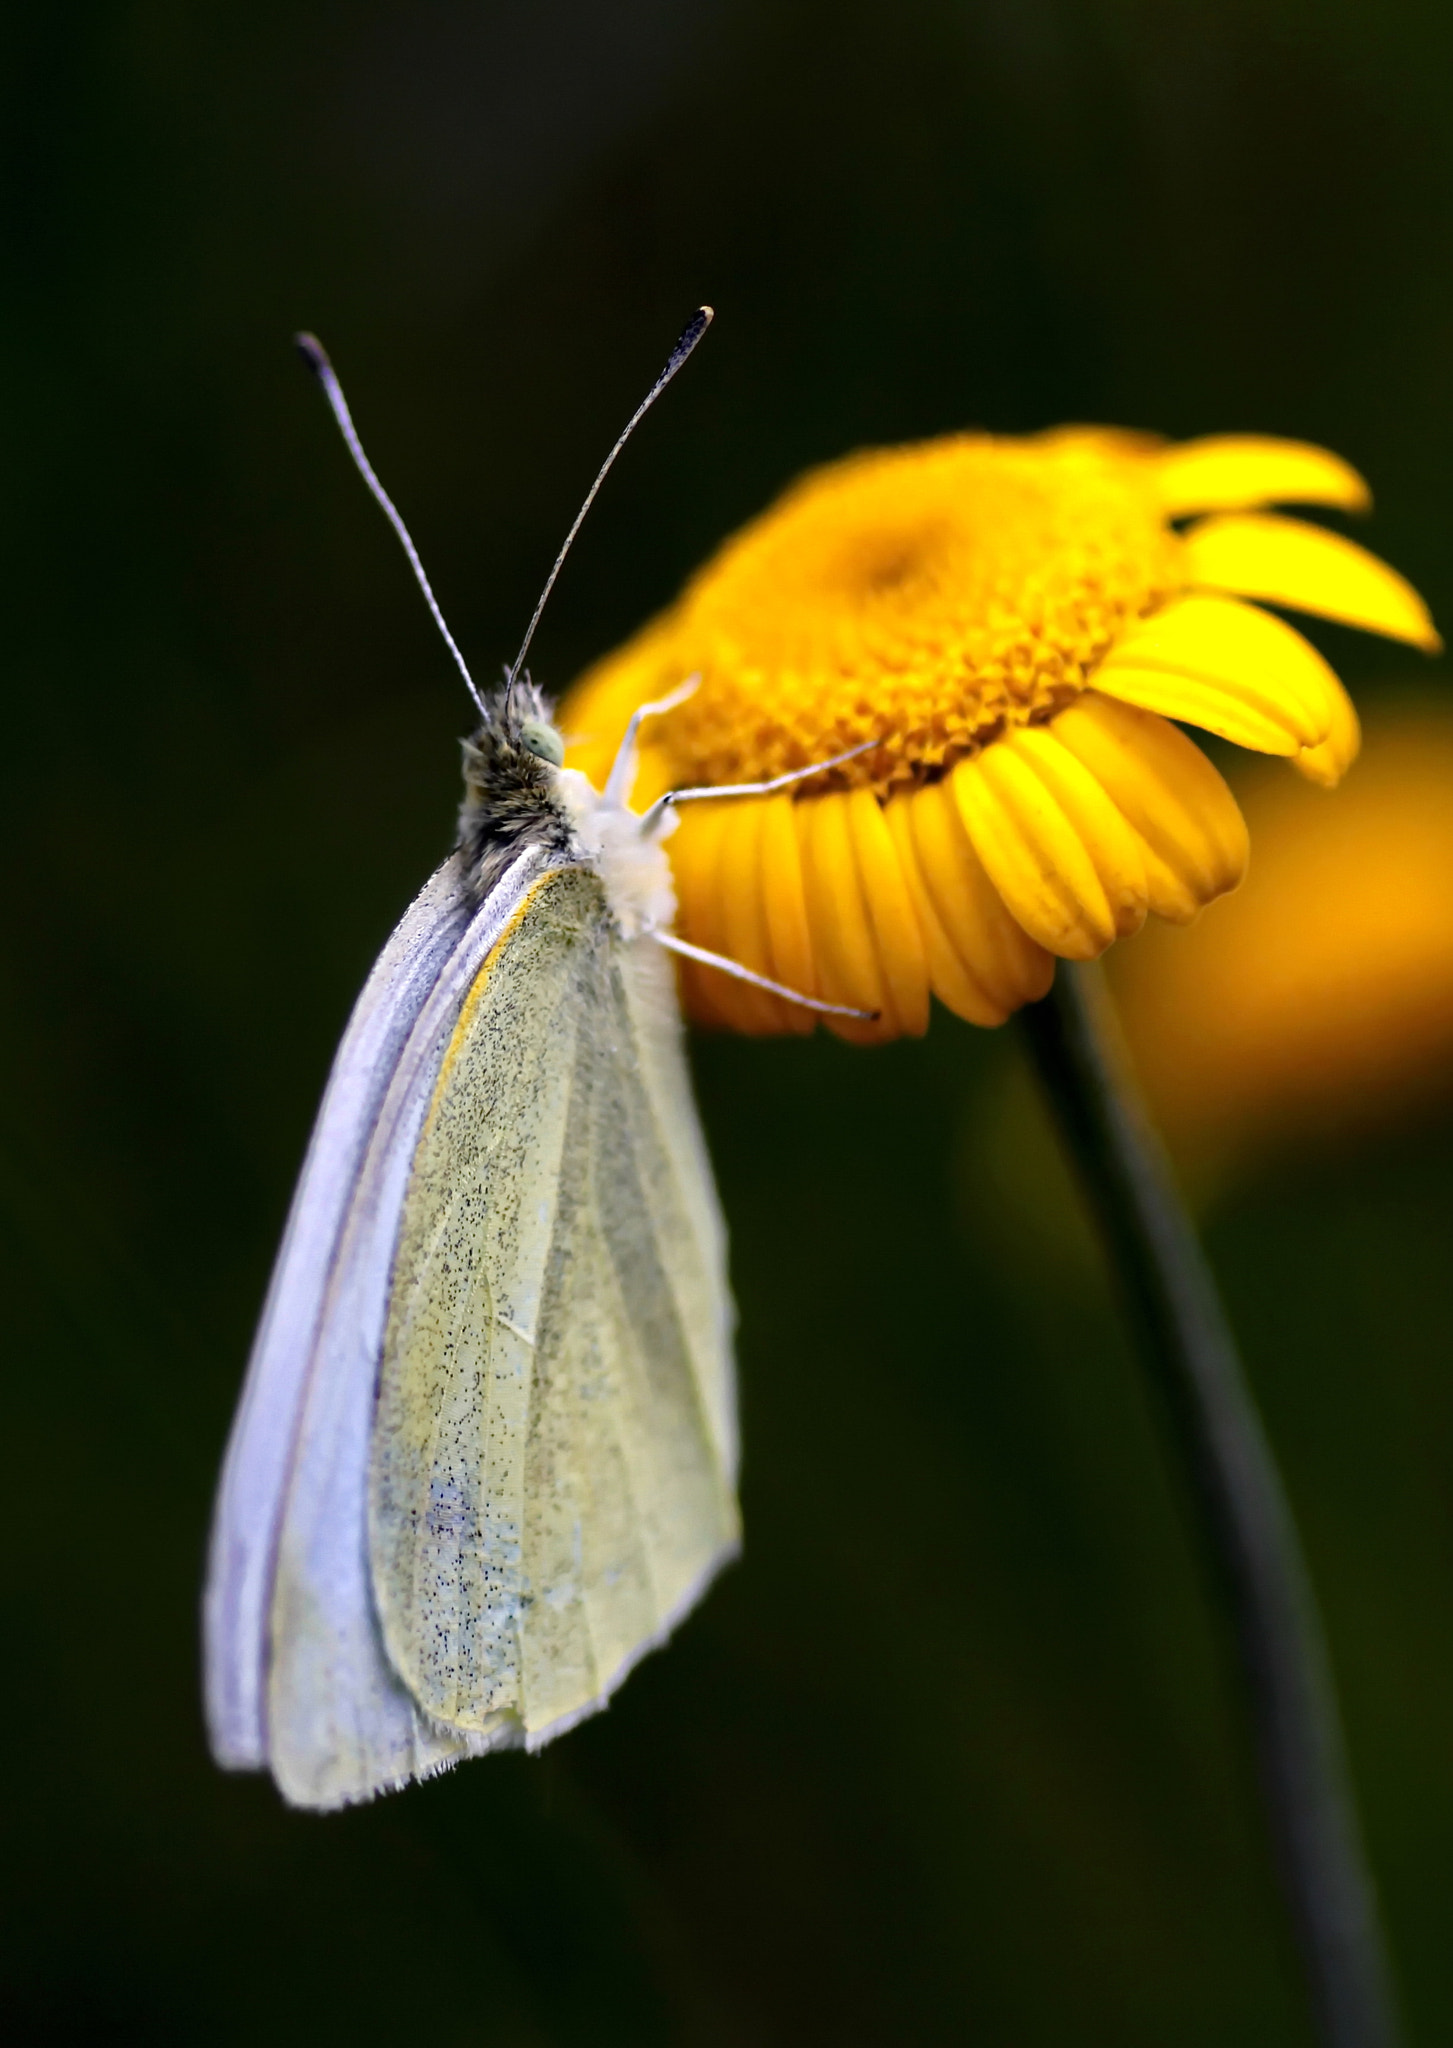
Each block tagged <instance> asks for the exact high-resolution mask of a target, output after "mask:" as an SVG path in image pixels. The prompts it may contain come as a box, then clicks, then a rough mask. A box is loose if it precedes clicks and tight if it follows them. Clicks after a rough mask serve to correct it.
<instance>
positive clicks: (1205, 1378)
mask: <svg viewBox="0 0 1453 2048" xmlns="http://www.w3.org/2000/svg"><path fill="white" fill-rule="evenodd" d="M1095 976H1096V971H1095V970H1087V969H1084V968H1074V967H1069V966H1066V965H1063V964H1062V965H1061V966H1060V967H1059V969H1058V970H1057V972H1056V975H1055V982H1054V987H1053V988H1052V989H1051V991H1050V993H1049V994H1048V995H1047V996H1046V997H1044V999H1043V1000H1042V1001H1041V1002H1037V1003H1031V1004H1029V1005H1028V1007H1027V1008H1025V1009H1024V1010H1022V1011H1021V1012H1020V1018H1021V1021H1022V1027H1023V1033H1024V1038H1025V1042H1026V1043H1027V1045H1028V1047H1029V1049H1030V1053H1031V1055H1032V1057H1033V1061H1034V1065H1035V1068H1036V1070H1037V1072H1038V1075H1039V1078H1040V1081H1041V1084H1042V1086H1043V1088H1044V1091H1045V1094H1046V1096H1047V1097H1048V1100H1049V1103H1050V1106H1051V1109H1052V1112H1053V1115H1054V1119H1055V1123H1056V1126H1057V1128H1058V1132H1059V1136H1060V1139H1061V1141H1062V1143H1063V1144H1064V1146H1065V1148H1066V1150H1067V1152H1068V1154H1069V1156H1070V1159H1071V1160H1072V1162H1073V1165H1074V1169H1075V1171H1076V1173H1077V1175H1078V1177H1079V1180H1080V1183H1081V1186H1082V1188H1083V1190H1084V1192H1085V1194H1086V1196H1087V1197H1088V1200H1089V1205H1090V1208H1091V1210H1092V1212H1093V1215H1094V1220H1095V1223H1096V1226H1097V1228H1098V1230H1099V1233H1100V1236H1101V1238H1102V1239H1103V1241H1104V1245H1105V1250H1106V1253H1107V1255H1108V1257H1109V1260H1110V1264H1111V1267H1112V1269H1113V1271H1114V1274H1115V1278H1116V1280H1117V1283H1118V1286H1119V1290H1120V1293H1121V1295H1122V1297H1123V1302H1124V1306H1125V1310H1126V1313H1127V1317H1128V1320H1129V1322H1130V1324H1131V1325H1132V1329H1133V1333H1134V1336H1135V1339H1136V1341H1137V1344H1138V1348H1139V1350H1140V1352H1141V1353H1142V1355H1143V1358H1144V1360H1145V1363H1146V1364H1147V1365H1148V1366H1149V1368H1150V1370H1151V1373H1152V1375H1153V1377H1154V1379H1155V1382H1156V1384H1157V1386H1158V1388H1159V1390H1160V1394H1161V1397H1162V1402H1163V1406H1164V1409H1165V1411H1166V1413H1167V1414H1168V1417H1169V1420H1170V1424H1171V1427H1172V1431H1173V1434H1174V1436H1175V1438H1176V1442H1177V1445H1178V1448H1179V1451H1180V1455H1181V1458H1182V1459H1183V1461H1184V1465H1185V1468H1186V1473H1187V1476H1188V1478H1189V1481H1190V1486H1191V1492H1192V1494H1193V1497H1194V1500H1195V1503H1196V1507H1197V1509H1198V1511H1199V1522H1200V1526H1201V1530H1202V1534H1203V1541H1204V1544H1205V1547H1206V1550H1207V1552H1208V1553H1209V1557H1210V1561H1211V1564H1212V1566H1213V1569H1214V1572H1215V1576H1216V1579H1217V1581H1218V1584H1219V1587H1220V1591H1221V1593H1222V1595H1223V1597H1224V1599H1225V1601H1226V1604H1227V1607H1228V1609H1229V1612H1230V1619H1231V1623H1232V1627H1233V1630H1234V1634H1235V1642H1236V1649H1237V1652H1238V1656H1239V1662H1240V1668H1241V1673H1242V1677H1243V1679H1244V1682H1245V1686H1246V1692H1247V1699H1248V1707H1249V1712H1250V1718H1251V1726H1252V1735H1253V1740H1254V1746H1255V1750H1256V1760H1257V1766H1258V1772H1259V1776H1260V1780H1261V1787H1262V1794H1263V1798H1264V1800H1265V1803H1266V1809H1267V1818H1268V1825H1269V1828H1270V1832H1271V1837H1272V1843H1273V1847H1274V1849H1275V1853H1276V1859H1277V1863H1278V1865H1279V1868H1280V1874H1281V1881H1282V1888H1283V1890H1284V1892H1285V1895H1286V1899H1287V1902H1288V1905H1289V1906H1290V1909H1291V1914H1292V1918H1293V1921H1294V1923H1295V1927H1296V1933H1297V1937H1298V1940H1299V1943H1300V1947H1301V1952H1302V1960H1303V1964H1304V1967H1305V1970H1306V1974H1307V1979H1308V1983H1309V1987H1310V1991H1311V1997H1312V2003H1313V2006H1314V2009H1315V2013H1316V2018H1317V2024H1318V2030H1319V2033H1318V2038H1319V2040H1320V2041H1321V2042H1322V2043H1324V2044H1325V2048H1394V2044H1395V2043H1396V2041H1397V2039H1398V2028H1397V2022H1396V2018H1395V2015H1394V2007H1393V1999H1392V1991H1391V1986H1390V1982H1389V1977H1388V1970H1387V1963H1386V1958H1385V1954H1384V1950H1383V1945H1382V1935H1381V1930H1380V1927H1379V1924H1378V1916H1377V1906H1376V1901H1375V1898H1374V1895H1373V1887H1372V1880H1371V1877H1370V1874H1369V1872H1368V1869H1367V1864H1366V1861H1365V1858H1364V1854H1363V1849H1362V1843H1361V1839H1360V1835H1359V1830H1358V1825H1357V1816H1356V1813H1355V1810H1354V1807H1353V1803H1352V1796H1351V1791H1350V1787H1349V1780H1348V1775H1347V1766H1346V1759H1345V1755H1344V1751H1343V1744H1342V1731H1341V1726H1340V1723H1339V1719H1338V1712H1337V1703H1336V1698H1335V1695H1334V1692H1333V1688H1332V1678H1331V1671H1330V1667H1329V1664H1328V1660H1327V1652H1326V1646H1325V1643H1324V1641H1323V1635H1322V1626H1321V1620H1320V1617H1319V1616H1318V1613H1317V1607H1316V1601H1315V1599H1314V1597H1313V1594H1312V1588H1311V1582H1310V1579H1309V1577H1308V1574H1307V1568H1306V1564H1305V1562H1304V1559H1303V1557H1302V1550H1301V1545H1300V1542H1299V1540H1298V1537H1297V1532H1296V1527H1295V1525H1294V1523H1293V1521H1292V1516H1291V1511H1290V1508H1289V1506H1288V1504H1287V1500H1286V1495H1285V1493H1284V1491H1283V1488H1282V1483H1281V1479H1280V1475H1279V1474H1278V1472H1277V1468H1276V1464H1275V1462H1274V1460H1273V1458H1272V1454H1271V1450H1270V1447H1269V1445H1268V1443H1267V1440H1266V1436H1265V1433H1264V1431H1263V1429H1262V1425H1261V1419H1260V1417H1259V1416H1258V1414H1257V1412H1256V1408H1255V1405H1254V1404H1253V1401H1252V1398H1251V1394H1250V1390H1249V1388H1248V1387H1247V1384H1246V1380H1245V1377H1244V1375H1243V1372H1242V1368H1241V1362H1240V1359H1239V1358H1238V1356H1237V1353H1236V1345H1235V1342H1234V1340H1233V1338H1232V1335H1231V1331H1230V1328H1229V1326H1228V1324H1227V1321H1226V1315H1225V1311H1224V1310H1223V1308H1222V1306H1221V1302H1220V1299H1219V1297H1218V1295H1217V1292H1216V1286H1215V1282H1214V1281H1213V1279H1212V1277H1211V1273H1210V1270H1209V1268H1208V1266H1207V1264H1206V1260H1205V1256H1204V1254H1203V1252H1202V1250H1201V1247H1200V1244H1199V1242H1198V1240H1197V1238H1196V1234H1195V1231H1194V1229H1193V1228H1192V1225H1191V1222H1190V1218H1189V1217H1188V1216H1187V1214H1186V1211H1185V1209H1184V1207H1183V1206H1182V1204H1181V1201H1180V1198H1179V1196H1178V1195H1177V1193H1176V1190H1175V1187H1174V1185H1173V1182H1172V1179H1171V1175H1170V1171H1169V1167H1168V1165H1167V1162H1166V1160H1165V1157H1164V1154H1163V1152H1162V1150H1161V1146H1160V1143H1159V1140H1158V1138H1157V1137H1156V1135H1155V1133H1154V1131H1153V1130H1152V1129H1151V1127H1150V1125H1149V1123H1148V1121H1147V1119H1146V1117H1145V1115H1144V1113H1143V1111H1142V1109H1141V1107H1140V1104H1139V1101H1138V1098H1137V1096H1136V1094H1135V1092H1134V1090H1133V1087H1132V1086H1131V1084H1130V1083H1129V1081H1128V1079H1127V1075H1126V1073H1125V1072H1124V1071H1122V1063H1121V1062H1120V1060H1119V1059H1118V1057H1117V1054H1118V1046H1117V1044H1116V1033H1115V1028H1114V1018H1113V1013H1112V1012H1111V1011H1110V1007H1109V999H1108V996H1107V995H1106V994H1105V992H1104V991H1103V988H1102V986H1101V984H1100V982H1099V980H1098V978H1094V977H1095Z"/></svg>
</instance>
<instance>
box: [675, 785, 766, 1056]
mask: <svg viewBox="0 0 1453 2048" xmlns="http://www.w3.org/2000/svg"><path fill="white" fill-rule="evenodd" d="M725 826H726V817H725V812H724V806H722V805H721V804H688V805H684V806H683V808H682V813H681V823H680V824H679V826H678V827H677V829H676V830H675V832H673V833H672V835H671V838H670V840H669V842H668V849H669V852H670V855H671V867H672V872H673V874H674V875H675V878H676V901H677V905H678V907H679V909H680V919H679V923H680V929H681V936H682V937H683V938H684V939H689V940H690V941H691V943H692V945H693V946H705V947H706V949H707V951H708V952H711V953H724V952H725V951H726V928H725V923H724V920H723V917H722V896H721V888H720V884H719V881H718V870H719V865H720V864H719V860H718V855H719V851H720V846H721V835H722V832H723V830H724V829H725ZM677 974H678V978H679V980H680V984H681V1002H682V1007H683V1008H684V1009H685V1011H686V1013H687V1015H688V1016H690V1017H692V1018H693V1019H694V1020H695V1021H696V1022H697V1023H698V1024H704V1025H707V1026H708V1027H711V1028H713V1029H716V1030H728V1031H737V1030H741V1029H743V1028H744V1020H746V1019H747V1018H749V1017H750V1016H751V1014H752V1013H751V1011H750V1010H749V1009H748V1008H747V1007H746V1006H745V1005H743V1004H742V1003H741V1002H739V1001H738V999H737V997H738V990H739V988H740V987H741V984H740V983H738V982H734V981H733V980H732V979H731V977H730V975H726V974H722V973H721V972H720V971H719V970H718V969H717V968H714V967H703V966H701V965H700V964H699V963H698V962H697V961H695V960H681V961H679V962H678V965H677Z"/></svg>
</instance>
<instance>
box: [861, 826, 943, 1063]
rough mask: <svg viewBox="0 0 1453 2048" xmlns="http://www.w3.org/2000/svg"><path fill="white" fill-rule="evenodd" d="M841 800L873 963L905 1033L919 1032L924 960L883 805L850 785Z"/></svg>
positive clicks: (924, 1021) (924, 1003)
mask: <svg viewBox="0 0 1453 2048" xmlns="http://www.w3.org/2000/svg"><path fill="white" fill-rule="evenodd" d="M846 801H847V806H848V821H849V825H850V827H851V831H852V840H853V851H854V853H855V854H856V855H857V860H858V880H859V881H860V882H861V883H862V885H863V896H864V899H865V901H866V902H867V906H868V916H869V918H870V920H871V923H872V927H873V936H874V938H875V939H876V941H877V946H878V964H879V966H880V967H881V969H882V971H883V977H884V979H885V981H886V982H887V984H888V989H889V992H890V994H891V996H892V999H893V1008H894V1010H895V1011H896V1013H897V1016H898V1022H899V1024H900V1026H901V1027H902V1029H903V1031H904V1033H905V1034H906V1035H907V1036H908V1037H910V1038H922V1036H923V1034H924V1032H925V1031H927V1029H928V966H927V963H926V962H925V960H924V956H923V939H922V935H921V934H920V931H919V927H918V916H917V913H916V911H915V910H914V907H913V899H912V897H911V896H910V895H909V893H908V886H907V884H906V882H905V881H904V879H903V870H902V867H901V866H900V865H899V861H898V850H897V848H896V846H895V845H894V843H893V835H892V834H891V833H890V831H889V830H888V825H887V822H886V820H885V819H884V816H883V807H882V805H881V804H880V803H879V802H878V799H877V797H876V796H875V795H874V794H873V792H872V790H871V789H855V790H852V791H851V792H850V793H849V794H848V796H847V799H846Z"/></svg>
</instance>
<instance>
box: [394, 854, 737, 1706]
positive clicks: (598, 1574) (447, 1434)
mask: <svg viewBox="0 0 1453 2048" xmlns="http://www.w3.org/2000/svg"><path fill="white" fill-rule="evenodd" d="M683 1112H684V1114H685V1116H686V1117H687V1119H688V1124H687V1129H686V1133H685V1135H684V1136H683V1134H682V1133H681V1131H680V1130H679V1129H678V1128H677V1123H678V1122H679V1119H680V1117H681V1116H682V1114H683ZM663 1119H664V1120H666V1121H667V1122H669V1125H670V1128H669V1130H668V1129H667V1128H664V1127H663ZM704 1161H705V1154H704V1148H703V1147H702V1145H701V1141H700V1135H699V1131H698V1130H697V1127H696V1123H695V1114H694V1110H692V1108H691V1104H690V1096H689V1089H688V1083H687V1079H686V1074H685V1066H684V1058H683V1054H682V1050H681V1044H680V1026H679V1023H678V1022H677V1021H676V1018H675V1015H674V1007H673V1004H672V992H671V987H670V980H669V970H667V969H666V967H665V963H664V962H663V961H661V959H660V957H659V954H658V951H657V949H656V948H655V947H654V946H651V945H649V944H642V943H637V944H635V945H628V944H626V943H625V942H624V941H622V940H621V939H620V938H619V936H618V934H617V933H616V931H615V928H614V925H613V923H612V921H611V919H610V917H609V915H608V913H607V910H606V905H605V898H604V894H603V891H602V888H601V885H600V881H599V878H598V877H597V876H596V875H594V874H593V873H591V872H589V871H588V870H584V869H562V870H556V871H554V872H553V873H551V874H548V875H546V876H545V877H544V878H543V879H541V880H540V881H538V882H537V883H536V885H535V887H534V889H533V891H532V893H531V895H530V897H529V899H528V901H527V902H526V903H525V905H524V906H523V908H522V910H521V911H520V912H519V913H518V915H517V916H516V919H515V921H514V924H513V925H512V927H511V929H510V931H509V933H508V934H507V936H506V938H505V940H504V941H503V942H502V943H501V945H500V946H499V947H498V948H497V950H496V952H495V954H494V955H493V956H492V957H491V959H490V961H489V963H488V964H487V966H486V968H485V969H484V971H483V972H482V973H481V974H480V976H479V979H478V981H477V983H476V985H475V987H474V989H473V990H472V991H471V993H470V997H469V1001H468V1003H467V1005H466V1007H465V1010H464V1012H463V1014H462V1016H461V1019H460V1023H459V1026H458V1028H457V1030H456V1033H455V1037H454V1041H453V1043H452V1044H451V1046H450V1048H449V1052H448V1054H447V1055H446V1057H445V1060H444V1063H443V1065H442V1067H441V1071H440V1079H439V1083H438V1086H437V1088H436V1090H435V1094H434V1099H433V1103H432V1105H431V1108H430V1112H429V1117H428V1121H427V1124H426V1126H425V1129H424V1131H423V1134H422V1136H421V1139H420V1142H419V1145H418V1150H417V1154H416V1158H415V1163H414V1169H413V1174H412V1178H411V1182H410V1187H409V1192H408V1195H407V1198H406V1200H405V1205H404V1219H403V1227H402V1231H401V1235H400V1240H399V1254H398V1259H397V1262H396V1266H395V1274H394V1285H393V1298H392V1301H391V1305H390V1312H389V1318H388V1328H387V1335H386V1338H385V1344H384V1362H383V1371H382V1377H381V1381H380V1391H379V1404H378V1412H377V1420H376V1428H375V1434H374V1448H373V1479H372V1488H373V1505H372V1561H373V1578H374V1589H375V1595H376V1599H377V1603H378V1608H379V1612H380V1615H381V1618H382V1623H383V1631H384V1636H385V1640H386V1642H387V1644H388V1649H389V1654H390V1657H391V1659H392V1661H393V1663H394V1665H395V1667H396V1669H397V1670H398V1671H399V1673H400V1674H401V1676H402V1677H403V1678H404V1680H405V1682H406V1684H407V1686H408V1688H409V1690H410V1691H411V1692H412V1693H413V1695H414V1696H415V1697H416V1698H417V1700H418V1701H419V1702H420V1704H421V1705H422V1706H423V1707H424V1709H425V1711H426V1712H427V1713H428V1714H429V1715H430V1716H433V1717H437V1718H438V1719H439V1720H441V1721H444V1722H447V1723H449V1724H451V1725H453V1726H455V1727H458V1728H460V1729H463V1730H473V1731H478V1732H480V1733H485V1732H487V1731H488V1730H489V1729H490V1728H492V1727H494V1726H497V1725H498V1724H497V1718H496V1717H498V1716H500V1715H501V1714H507V1715H509V1716H510V1717H511V1718H512V1720H513V1721H514V1724H515V1725H516V1726H517V1727H518V1728H519V1729H521V1731H522V1732H523V1733H524V1735H525V1737H526V1739H527V1740H530V1741H532V1742H537V1741H539V1740H543V1739H547V1738H548V1736H549V1735H551V1734H554V1733H557V1732H559V1731H560V1730H561V1729H562V1728H563V1727H565V1726H567V1725H569V1724H570V1722H571V1721H573V1720H575V1719H577V1718H579V1716H580V1715H581V1714H583V1713H587V1712H589V1711H590V1710H591V1709H592V1708H593V1707H594V1706H597V1705H599V1704H601V1703H603V1701H604V1699H605V1698H606V1697H607V1696H608V1694H609V1693H610V1691H611V1690H612V1689H613V1687H614V1686H615V1685H616V1684H617V1683H618V1682H619V1680H620V1679H621V1678H622V1677H623V1676H624V1675H625V1672H626V1670H627V1669H628V1668H629V1667H630V1665H631V1664H632V1663H633V1662H634V1661H635V1660H636V1658H637V1657H639V1656H640V1655H641V1654H642V1653H643V1652H644V1651H645V1650H646V1649H648V1648H650V1647H651V1646H652V1645H653V1644H654V1643H655V1642H657V1641H659V1640H660V1639H661V1637H662V1636H663V1635H664V1633H665V1632H666V1631H667V1630H668V1629H669V1628H670V1626H671V1625H672V1623H673V1622H674V1621H675V1620H676V1619H677V1618H678V1617H679V1615H680V1614H681V1613H682V1612H684V1611H685V1609H686V1608H687V1607H688V1606H689V1605H690V1604H691V1602H692V1601H693V1600H694V1599H695V1597H696V1596H697V1595H698V1594H699V1592H700V1591H701V1590H702V1588H703V1586H704V1584H705V1583H706V1581H707V1579H708V1578H709V1577H710V1576H711V1574H712V1572H713V1571H714V1570H715V1569H716V1568H717V1567H718V1566H719V1565H720V1563H721V1562H722V1561H723V1560H724V1558H725V1557H726V1556H727V1555H729V1554H730V1553H731V1550H732V1549H733V1547H734V1545H735V1541H736V1532H737V1523H736V1508H735V1502H734V1499H733V1495H732V1478H733V1473H732V1466H733V1461H734V1444H733V1432H732V1426H731V1421H730V1414H731V1396H730V1374H731V1368H730V1359H729V1352H728V1349H727V1343H728V1337H729V1311H728V1308H727V1296H726V1287H725V1276H724V1271H723V1255H722V1249H723V1248H722V1233H721V1226H720V1220H719V1217H718V1215H717V1211H716V1207H715V1197H714V1195H713V1193H712V1190H711V1185H710V1180H709V1178H708V1177H707V1176H706V1171H705V1164H704Z"/></svg>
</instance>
